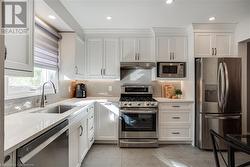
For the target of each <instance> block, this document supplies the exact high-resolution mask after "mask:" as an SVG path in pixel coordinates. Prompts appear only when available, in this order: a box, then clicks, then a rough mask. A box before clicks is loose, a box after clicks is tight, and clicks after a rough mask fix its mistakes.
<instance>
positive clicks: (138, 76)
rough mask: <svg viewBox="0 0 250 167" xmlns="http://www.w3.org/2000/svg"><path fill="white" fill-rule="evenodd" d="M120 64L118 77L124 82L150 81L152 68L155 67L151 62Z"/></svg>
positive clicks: (138, 82)
mask: <svg viewBox="0 0 250 167" xmlns="http://www.w3.org/2000/svg"><path fill="white" fill-rule="evenodd" d="M120 65H121V66H120V79H121V81H122V82H123V83H126V84H141V83H144V84H145V83H150V82H151V81H152V71H153V70H152V69H153V68H154V67H156V64H155V63H152V62H122V63H121V64H120Z"/></svg>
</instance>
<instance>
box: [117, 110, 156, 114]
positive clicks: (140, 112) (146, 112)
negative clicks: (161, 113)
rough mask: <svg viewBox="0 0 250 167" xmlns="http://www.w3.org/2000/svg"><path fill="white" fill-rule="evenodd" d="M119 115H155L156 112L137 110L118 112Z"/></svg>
mask: <svg viewBox="0 0 250 167" xmlns="http://www.w3.org/2000/svg"><path fill="white" fill-rule="evenodd" d="M120 112H121V113H128V114H156V113H157V110H150V111H139V110H137V111H136V110H130V111H129V110H120Z"/></svg>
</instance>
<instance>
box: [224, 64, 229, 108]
mask: <svg viewBox="0 0 250 167" xmlns="http://www.w3.org/2000/svg"><path fill="white" fill-rule="evenodd" d="M223 66H224V69H225V80H226V83H225V86H226V88H225V97H224V98H225V101H224V104H223V105H224V106H223V108H225V107H226V105H227V101H228V93H229V78H228V68H227V64H226V63H225V62H223Z"/></svg>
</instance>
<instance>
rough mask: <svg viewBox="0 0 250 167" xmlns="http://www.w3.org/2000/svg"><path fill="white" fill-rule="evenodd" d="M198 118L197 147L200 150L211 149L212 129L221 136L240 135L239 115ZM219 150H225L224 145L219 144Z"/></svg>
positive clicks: (209, 115)
mask: <svg viewBox="0 0 250 167" xmlns="http://www.w3.org/2000/svg"><path fill="white" fill-rule="evenodd" d="M200 118H201V119H200V120H201V122H200V123H201V126H200V129H199V147H200V148H201V149H212V143H211V137H210V134H209V130H210V129H213V130H214V131H216V132H217V133H219V134H220V135H221V136H224V135H226V134H240V133H241V115H229V116H227V115H213V114H200ZM220 148H221V149H226V146H225V145H224V143H220Z"/></svg>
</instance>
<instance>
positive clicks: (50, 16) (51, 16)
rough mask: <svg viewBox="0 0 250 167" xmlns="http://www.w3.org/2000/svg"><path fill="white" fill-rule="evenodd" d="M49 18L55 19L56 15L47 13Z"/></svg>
mask: <svg viewBox="0 0 250 167" xmlns="http://www.w3.org/2000/svg"><path fill="white" fill-rule="evenodd" d="M48 17H49V18H50V19H52V20H55V19H56V16H53V15H49V16H48Z"/></svg>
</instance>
